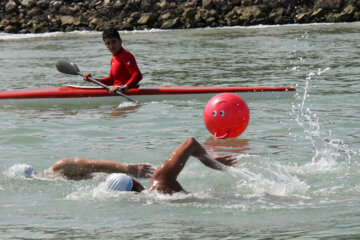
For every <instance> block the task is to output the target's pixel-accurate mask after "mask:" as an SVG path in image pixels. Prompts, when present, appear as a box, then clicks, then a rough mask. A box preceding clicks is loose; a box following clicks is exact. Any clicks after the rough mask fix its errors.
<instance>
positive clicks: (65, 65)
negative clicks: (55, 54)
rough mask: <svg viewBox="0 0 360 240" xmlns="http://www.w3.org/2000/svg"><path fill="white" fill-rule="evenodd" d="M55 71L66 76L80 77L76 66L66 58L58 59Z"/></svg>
mask: <svg viewBox="0 0 360 240" xmlns="http://www.w3.org/2000/svg"><path fill="white" fill-rule="evenodd" d="M56 69H57V70H58V71H59V72H62V73H66V74H71V75H82V74H81V72H80V70H79V68H78V67H77V66H76V64H75V63H73V62H72V61H70V60H69V59H67V58H59V59H58V60H57V63H56Z"/></svg>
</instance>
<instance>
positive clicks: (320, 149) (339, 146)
mask: <svg viewBox="0 0 360 240" xmlns="http://www.w3.org/2000/svg"><path fill="white" fill-rule="evenodd" d="M329 70H330V68H329V67H326V68H324V69H323V70H321V69H320V68H319V69H318V71H317V73H314V72H310V73H309V74H308V75H307V77H306V79H305V80H306V81H305V86H304V94H303V96H302V99H301V103H300V104H297V105H296V104H293V106H292V114H294V115H295V121H296V123H297V124H298V125H299V126H300V127H301V128H302V129H303V131H304V133H305V137H304V138H305V140H307V141H308V142H310V143H311V145H312V147H313V149H314V155H313V157H312V159H311V162H310V163H307V164H305V168H307V169H308V170H309V171H315V172H319V171H320V172H327V171H330V170H334V169H336V167H337V166H338V159H339V158H340V157H345V159H346V160H347V162H348V163H350V162H351V158H352V156H353V155H356V153H355V152H354V151H352V150H351V149H350V148H349V147H348V146H347V145H346V144H345V143H344V141H343V140H342V139H338V138H336V137H334V136H332V132H331V130H329V131H328V133H324V132H323V131H322V129H321V125H320V118H319V116H318V115H317V114H316V113H314V112H313V111H312V110H311V106H310V107H309V106H308V98H309V96H310V95H309V91H310V86H311V84H310V83H311V82H312V81H313V80H315V78H316V76H320V75H322V74H324V73H325V72H327V71H329ZM342 153H345V155H343V154H342Z"/></svg>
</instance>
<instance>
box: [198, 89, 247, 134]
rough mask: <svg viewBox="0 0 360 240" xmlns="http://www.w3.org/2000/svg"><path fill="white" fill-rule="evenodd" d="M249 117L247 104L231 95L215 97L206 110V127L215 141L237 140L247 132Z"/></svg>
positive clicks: (225, 94)
mask: <svg viewBox="0 0 360 240" xmlns="http://www.w3.org/2000/svg"><path fill="white" fill-rule="evenodd" d="M249 117H250V113H249V108H248V106H247V104H246V102H245V101H244V100H243V99H242V98H240V97H239V96H237V95H236V94H231V93H224V94H219V95H217V96H215V97H213V98H212V99H211V100H210V101H209V102H208V104H207V105H206V107H205V110H204V122H205V126H206V128H207V129H208V130H209V132H210V133H211V134H213V136H214V138H215V139H225V138H236V137H237V136H239V135H240V134H241V133H243V132H244V131H245V129H246V127H247V125H248V122H249Z"/></svg>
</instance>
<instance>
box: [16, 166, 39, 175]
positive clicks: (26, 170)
mask: <svg viewBox="0 0 360 240" xmlns="http://www.w3.org/2000/svg"><path fill="white" fill-rule="evenodd" d="M14 169H15V172H16V174H19V175H22V176H24V177H26V178H32V177H34V176H35V175H36V174H37V172H36V170H35V169H34V168H33V167H32V166H30V165H29V164H18V165H16V166H14Z"/></svg>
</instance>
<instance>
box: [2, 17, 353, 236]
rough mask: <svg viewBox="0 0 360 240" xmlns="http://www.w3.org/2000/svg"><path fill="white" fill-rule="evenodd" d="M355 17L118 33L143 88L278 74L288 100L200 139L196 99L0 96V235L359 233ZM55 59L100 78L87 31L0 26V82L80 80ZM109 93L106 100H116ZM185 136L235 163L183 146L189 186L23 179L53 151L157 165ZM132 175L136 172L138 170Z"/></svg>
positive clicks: (271, 102) (251, 80)
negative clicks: (120, 187)
mask: <svg viewBox="0 0 360 240" xmlns="http://www.w3.org/2000/svg"><path fill="white" fill-rule="evenodd" d="M359 27H360V24H359V23H356V22H355V23H341V24H311V25H286V26H256V27H231V28H206V29H193V30H168V31H161V30H145V31H133V32H127V31H124V32H120V34H121V36H122V38H123V45H124V47H125V48H126V49H127V50H129V51H130V52H132V53H133V54H134V55H135V57H136V60H137V62H138V65H139V68H140V69H141V71H142V73H143V75H144V78H143V80H142V82H141V85H143V86H154V85H194V86H197V85H206V86H219V85H221V86H276V87H278V86H285V87H295V88H296V95H295V96H294V97H293V98H283V99H261V100H256V99H255V100H251V101H248V105H249V108H250V115H251V117H250V122H249V125H248V128H247V130H246V131H245V132H244V133H243V134H242V135H241V136H239V137H238V138H236V139H226V140H217V141H216V140H214V139H213V138H212V137H211V135H210V133H209V132H208V131H207V130H206V128H205V126H204V123H203V119H202V112H203V109H204V107H205V105H206V102H201V101H197V100H190V101H183V100H181V99H178V100H167V101H161V102H156V101H153V102H147V103H141V104H139V105H133V104H130V103H122V104H120V106H118V105H115V106H109V105H104V106H100V107H99V106H96V107H95V106H94V107H92V106H76V107H74V106H73V107H61V106H50V107H45V108H44V107H39V108H36V107H34V108H22V107H21V106H17V107H12V106H1V107H0V124H1V131H0V238H1V239H264V238H274V239H293V238H298V239H328V238H332V239H338V238H342V239H347V238H353V239H354V238H359V237H360V163H359V148H360V140H359V138H360V130H359V129H360V128H359V126H360V120H359V119H360V111H359V106H360V105H359V100H358V99H359V93H360V85H359V75H360V68H359V66H360V60H359V56H360V33H359V31H358V29H359ZM60 57H67V58H69V59H71V60H73V61H74V62H75V63H76V64H77V65H78V67H79V68H80V70H81V71H83V72H91V73H92V74H93V76H94V77H105V76H107V75H108V72H109V67H110V58H111V56H110V54H109V52H108V51H107V50H106V48H105V47H104V46H103V43H102V39H101V33H100V32H71V33H47V34H16V35H13V34H5V33H0V82H1V90H10V89H25V88H39V87H59V86H64V85H68V84H75V85H76V84H83V82H82V80H81V78H80V77H77V76H69V75H65V74H62V73H59V72H57V70H56V68H55V63H56V60H57V59H58V58H60ZM119 103H120V100H119ZM188 137H195V138H196V139H198V141H199V142H200V143H201V144H203V145H204V147H205V148H206V149H207V150H208V151H209V152H210V153H211V154H222V153H226V154H232V155H233V156H234V157H236V158H237V160H238V163H237V165H236V166H234V167H232V168H229V169H228V170H226V171H222V172H221V171H215V170H212V169H209V168H206V167H205V166H204V165H202V164H201V163H200V162H199V161H198V160H197V159H196V158H191V159H190V160H189V161H188V163H187V165H186V166H185V168H184V170H183V171H182V172H181V174H180V176H179V178H178V180H179V182H180V183H181V184H182V185H183V187H184V188H185V189H186V190H187V191H189V192H190V193H189V194H182V193H179V194H175V195H172V196H168V195H160V194H155V193H141V194H134V193H120V192H109V191H107V190H106V188H105V186H104V180H105V177H106V175H104V174H97V175H95V177H94V178H93V179H91V180H83V181H70V180H66V179H63V178H53V179H29V178H25V177H23V176H22V175H21V174H19V173H18V172H19V171H18V170H19V169H20V168H21V166H22V164H30V165H32V166H33V167H34V168H36V169H37V171H38V172H41V171H45V170H47V169H49V168H50V167H51V165H52V164H53V163H54V162H55V161H57V160H59V159H62V158H66V157H83V158H89V159H98V160H100V159H106V160H113V161H121V162H125V163H139V162H144V163H150V164H152V165H154V166H155V167H156V166H159V165H160V164H161V163H162V162H163V161H164V160H165V159H166V158H167V157H168V156H169V154H170V153H171V151H172V150H173V149H174V148H175V147H176V146H177V145H178V144H180V143H181V142H182V141H184V140H185V139H187V138H188ZM139 180H140V182H141V183H142V184H144V185H145V186H147V185H148V183H149V179H139Z"/></svg>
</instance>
